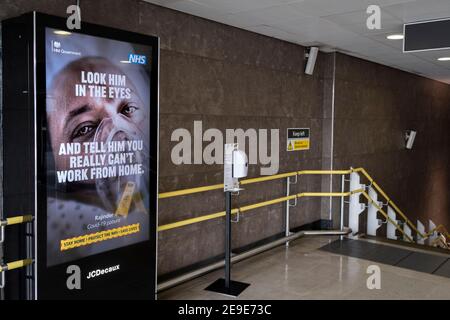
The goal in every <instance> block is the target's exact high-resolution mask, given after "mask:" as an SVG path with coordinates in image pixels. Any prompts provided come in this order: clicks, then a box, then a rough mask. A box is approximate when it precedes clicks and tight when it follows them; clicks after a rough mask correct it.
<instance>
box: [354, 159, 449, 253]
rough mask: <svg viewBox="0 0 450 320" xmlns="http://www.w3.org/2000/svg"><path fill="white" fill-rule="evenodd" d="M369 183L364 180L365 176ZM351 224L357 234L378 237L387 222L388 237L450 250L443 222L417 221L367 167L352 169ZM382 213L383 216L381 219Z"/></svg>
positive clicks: (386, 235)
mask: <svg viewBox="0 0 450 320" xmlns="http://www.w3.org/2000/svg"><path fill="white" fill-rule="evenodd" d="M362 178H363V179H365V180H367V181H368V182H369V184H368V185H366V184H363V183H361V179H362ZM350 191H351V195H350V200H349V202H348V205H349V215H348V217H349V221H348V224H349V227H350V228H351V229H352V232H353V236H356V235H362V234H367V235H369V236H373V237H378V236H380V235H379V233H380V232H379V231H380V228H381V227H382V226H383V225H384V224H386V234H385V235H384V236H385V237H386V238H387V239H390V240H398V241H406V242H410V243H416V244H419V245H425V246H433V247H439V248H442V249H447V250H450V243H449V242H450V234H449V233H448V231H447V229H446V228H445V227H444V226H443V225H438V226H436V224H435V223H434V222H433V221H431V220H429V221H428V223H427V225H425V224H424V223H422V221H419V220H417V222H416V223H413V222H412V221H411V220H410V219H409V218H408V217H407V216H406V215H405V214H404V213H403V212H402V211H401V210H400V209H399V207H398V206H397V205H396V204H395V203H394V202H393V201H392V200H391V199H390V198H389V197H388V196H387V195H386V193H385V192H384V191H383V190H382V189H381V187H380V186H379V185H378V184H377V183H376V182H375V181H374V180H373V179H372V177H371V176H370V175H369V174H368V173H367V172H366V171H365V170H364V169H363V168H359V169H352V172H351V173H350ZM365 212H367V227H366V229H367V230H365V232H364V231H363V230H360V222H359V218H360V215H362V214H363V213H365ZM380 216H382V217H383V219H379V217H380Z"/></svg>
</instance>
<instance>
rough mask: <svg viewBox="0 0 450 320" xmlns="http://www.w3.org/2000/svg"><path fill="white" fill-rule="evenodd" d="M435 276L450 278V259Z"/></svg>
mask: <svg viewBox="0 0 450 320" xmlns="http://www.w3.org/2000/svg"><path fill="white" fill-rule="evenodd" d="M433 274H436V275H438V276H443V277H447V278H450V259H448V260H447V261H445V262H444V264H442V265H441V266H440V267H439V269H437V270H436V271H435V272H433Z"/></svg>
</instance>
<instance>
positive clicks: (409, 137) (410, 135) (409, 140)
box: [405, 130, 417, 150]
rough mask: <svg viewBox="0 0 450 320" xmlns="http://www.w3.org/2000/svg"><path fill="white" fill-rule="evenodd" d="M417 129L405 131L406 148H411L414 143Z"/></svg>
mask: <svg viewBox="0 0 450 320" xmlns="http://www.w3.org/2000/svg"><path fill="white" fill-rule="evenodd" d="M416 135H417V131H414V130H408V131H406V135H405V140H406V149H408V150H411V149H412V148H413V145H414V140H416Z"/></svg>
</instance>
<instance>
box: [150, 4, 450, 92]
mask: <svg viewBox="0 0 450 320" xmlns="http://www.w3.org/2000/svg"><path fill="white" fill-rule="evenodd" d="M145 1H147V2H151V3H155V4H158V5H161V6H164V7H167V8H171V9H175V10H178V11H182V12H186V13H189V14H192V15H196V16H200V17H203V18H207V19H210V20H214V21H218V22H221V23H225V24H228V25H232V26H235V27H239V28H242V29H246V30H250V31H253V32H257V33H260V34H264V35H267V36H270V37H274V38H278V39H282V40H286V41H290V42H294V43H298V44H301V45H304V46H310V45H318V46H320V47H321V48H322V50H324V51H327V50H337V51H340V52H344V53H347V54H350V55H354V56H357V57H360V58H363V59H367V60H370V61H374V62H378V63H381V64H384V65H388V66H392V67H395V68H398V69H402V70H405V71H409V72H413V73H416V74H420V75H423V76H426V77H429V78H432V79H436V80H439V81H442V82H446V83H449V84H450V62H440V61H437V58H439V57H442V56H450V50H446V51H445V50H442V51H428V52H422V53H403V52H402V44H403V42H402V41H401V40H400V41H391V40H387V39H386V36H387V35H388V34H392V33H402V30H403V24H404V23H406V22H413V21H421V20H430V19H438V18H447V17H450V0H145ZM373 4H375V5H379V6H380V7H381V23H382V26H381V27H382V29H381V30H369V29H367V27H366V20H367V17H368V14H367V13H366V9H367V7H368V6H369V5H373Z"/></svg>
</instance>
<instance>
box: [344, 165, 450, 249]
mask: <svg viewBox="0 0 450 320" xmlns="http://www.w3.org/2000/svg"><path fill="white" fill-rule="evenodd" d="M351 172H356V173H362V174H363V175H364V176H365V177H366V179H367V180H369V182H370V183H371V184H372V186H373V187H374V188H375V189H376V190H377V191H378V192H379V193H380V194H381V195H382V196H383V197H384V198H385V199H386V200H387V203H388V205H390V206H391V207H392V208H393V209H394V210H395V211H396V212H397V213H398V214H399V215H400V216H401V217H402V218H403V220H405V222H406V223H407V224H408V225H409V226H410V228H411V229H413V230H414V231H415V232H416V233H417V234H418V235H419V236H420V237H421V238H422V239H424V240H426V239H428V238H429V237H430V236H431V235H433V234H434V232H436V231H438V230H439V229H442V228H443V229H444V230H445V231H444V232H445V234H446V236H447V237H450V234H449V233H448V232H447V230H446V229H445V227H444V226H443V225H439V226H437V227H436V228H434V229H433V230H431V231H430V232H428V233H426V234H423V233H421V232H420V231H419V230H418V229H417V228H416V226H415V225H414V223H412V222H411V220H409V219H408V217H407V216H406V215H405V214H404V213H403V211H402V210H400V208H399V207H398V206H397V205H396V204H395V203H394V201H392V199H390V198H389V197H388V196H387V194H386V193H385V192H384V191H383V189H381V187H380V186H379V185H378V184H377V183H376V182H375V180H373V178H372V177H371V176H370V175H369V174H368V173H367V171H366V170H365V169H364V168H357V169H353V170H351Z"/></svg>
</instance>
